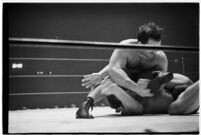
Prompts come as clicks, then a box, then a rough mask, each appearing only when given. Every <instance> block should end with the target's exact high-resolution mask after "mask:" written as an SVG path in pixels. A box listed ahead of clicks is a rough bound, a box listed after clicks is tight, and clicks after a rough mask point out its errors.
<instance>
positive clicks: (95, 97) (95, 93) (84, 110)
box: [76, 79, 113, 118]
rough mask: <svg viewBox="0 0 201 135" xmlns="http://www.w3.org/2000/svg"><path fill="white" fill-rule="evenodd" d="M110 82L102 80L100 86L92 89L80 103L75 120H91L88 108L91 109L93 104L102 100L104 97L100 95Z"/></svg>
mask: <svg viewBox="0 0 201 135" xmlns="http://www.w3.org/2000/svg"><path fill="white" fill-rule="evenodd" d="M112 83H113V82H112V81H111V80H106V79H105V80H104V81H102V83H101V84H100V85H98V86H97V87H95V88H94V89H92V90H91V91H90V92H89V94H88V96H87V98H86V99H85V100H84V102H82V103H81V105H80V107H79V109H78V111H77V112H76V118H93V116H92V115H90V114H89V108H90V107H91V108H92V107H93V105H94V103H96V102H97V101H99V100H101V99H103V98H104V97H105V96H104V95H102V94H101V91H102V90H103V89H104V88H105V87H107V86H108V85H110V84H112Z"/></svg>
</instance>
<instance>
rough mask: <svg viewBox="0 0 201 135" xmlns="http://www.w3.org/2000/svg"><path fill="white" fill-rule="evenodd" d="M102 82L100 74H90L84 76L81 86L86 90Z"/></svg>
mask: <svg viewBox="0 0 201 135" xmlns="http://www.w3.org/2000/svg"><path fill="white" fill-rule="evenodd" d="M101 81H102V76H101V74H100V73H92V74H89V75H84V79H82V86H83V87H86V88H94V87H96V86H97V85H99V84H100V83H101Z"/></svg>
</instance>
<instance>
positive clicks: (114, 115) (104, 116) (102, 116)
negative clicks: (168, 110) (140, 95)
mask: <svg viewBox="0 0 201 135" xmlns="http://www.w3.org/2000/svg"><path fill="white" fill-rule="evenodd" d="M135 116H137V117H146V116H189V115H169V114H144V115H128V116H122V115H121V114H107V115H100V116H94V118H116V117H135ZM190 116H199V114H190Z"/></svg>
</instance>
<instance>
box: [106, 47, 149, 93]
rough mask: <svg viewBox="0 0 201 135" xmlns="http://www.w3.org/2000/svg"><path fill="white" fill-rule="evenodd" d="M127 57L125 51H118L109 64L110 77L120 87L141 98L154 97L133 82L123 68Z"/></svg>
mask: <svg viewBox="0 0 201 135" xmlns="http://www.w3.org/2000/svg"><path fill="white" fill-rule="evenodd" d="M126 63H127V57H126V55H125V52H124V50H120V49H116V50H115V51H114V52H113V54H112V56H111V58H110V62H109V71H108V73H109V76H110V78H111V79H112V80H113V81H114V82H115V83H116V84H118V85H119V86H122V87H124V88H126V89H128V90H131V91H133V92H135V93H136V94H138V95H140V96H152V94H151V93H150V91H149V90H147V89H143V88H141V87H139V86H137V84H136V83H135V82H134V81H132V80H131V79H130V78H129V76H128V75H127V74H126V72H125V71H124V70H123V68H124V67H125V66H126Z"/></svg>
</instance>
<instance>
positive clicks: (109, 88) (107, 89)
mask: <svg viewBox="0 0 201 135" xmlns="http://www.w3.org/2000/svg"><path fill="white" fill-rule="evenodd" d="M117 87H118V86H117V84H115V83H112V84H110V85H107V86H106V87H104V88H103V90H102V91H101V93H102V94H103V95H109V94H111V93H112V92H113V91H114V90H115V89H117Z"/></svg>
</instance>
